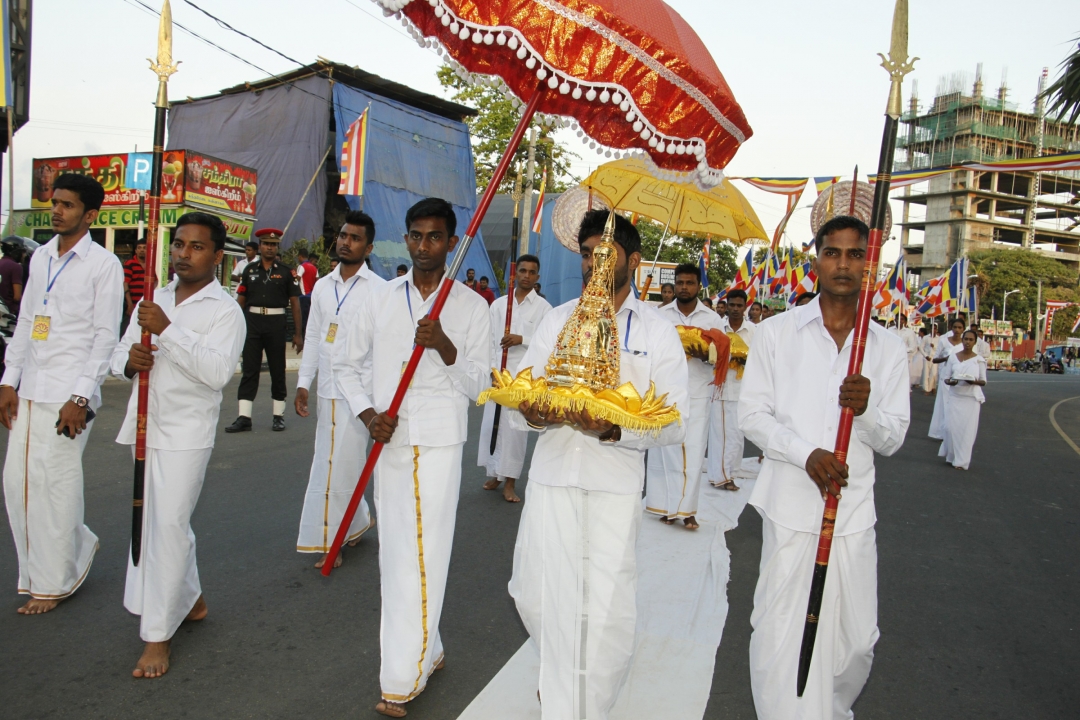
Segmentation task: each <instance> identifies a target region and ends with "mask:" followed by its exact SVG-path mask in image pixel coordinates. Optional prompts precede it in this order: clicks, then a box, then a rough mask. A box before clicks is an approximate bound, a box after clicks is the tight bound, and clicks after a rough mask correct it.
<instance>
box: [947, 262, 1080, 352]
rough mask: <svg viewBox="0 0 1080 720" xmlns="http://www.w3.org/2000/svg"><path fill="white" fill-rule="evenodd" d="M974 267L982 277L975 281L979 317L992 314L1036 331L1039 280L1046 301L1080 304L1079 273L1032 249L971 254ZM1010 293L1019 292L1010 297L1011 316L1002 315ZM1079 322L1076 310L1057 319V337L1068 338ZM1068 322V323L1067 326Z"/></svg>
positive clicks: (1071, 310) (1055, 333)
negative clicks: (1073, 323) (1064, 336)
mask: <svg viewBox="0 0 1080 720" xmlns="http://www.w3.org/2000/svg"><path fill="white" fill-rule="evenodd" d="M968 259H969V260H971V267H972V269H973V270H974V272H975V273H977V274H978V276H979V277H978V279H976V280H974V281H973V282H974V283H975V285H976V287H977V288H978V291H977V293H978V296H979V317H982V318H989V317H990V315H991V312H992V313H993V314H994V317H996V318H997V319H998V320H1003V319H1004V320H1010V321H1012V323H1013V326H1014V327H1018V328H1024V329H1025V330H1029V331H1030V330H1032V329H1033V328H1031V327H1030V326H1029V324H1028V316H1029V314H1030V316H1031V318H1032V322H1034V319H1035V314H1036V313H1035V302H1036V299H1037V296H1038V281H1039V279H1040V278H1041V279H1042V281H1043V288H1042V298H1043V302H1044V303H1045V301H1046V300H1067V301H1069V302H1080V291H1078V290H1077V287H1076V283H1077V273H1076V271H1075V270H1072V269H1071V268H1069V267H1068V266H1067V265H1065V264H1064V263H1062V262H1059V261H1057V260H1053V259H1051V258H1048V257H1045V256H1043V255H1041V254H1039V253H1037V252H1032V251H1031V250H1022V249H1011V248H994V249H992V250H980V251H977V252H972V253H969V254H968ZM1010 290H1019V291H1020V292H1018V293H1013V294H1012V295H1009V301H1008V308H1007V311H1008V317H1005V318H1003V317H1002V316H1001V310H1002V304H1003V299H1004V295H1005V293H1006V292H1008V291H1010ZM1075 319H1076V312H1075V309H1074V308H1068V309H1067V310H1062V311H1060V312H1058V313H1057V314H1056V315H1055V316H1054V324H1053V328H1052V331H1053V334H1054V335H1059V336H1060V335H1067V334H1069V328H1070V327H1072V322H1073V321H1074V320H1075ZM1066 323H1067V324H1066Z"/></svg>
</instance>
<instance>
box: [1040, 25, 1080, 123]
mask: <svg viewBox="0 0 1080 720" xmlns="http://www.w3.org/2000/svg"><path fill="white" fill-rule="evenodd" d="M1078 39H1080V38H1078ZM1043 97H1045V98H1046V99H1048V100H1049V101H1050V104H1049V106H1048V107H1047V108H1046V114H1047V115H1050V116H1051V117H1056V118H1060V121H1061V122H1064V123H1068V124H1070V125H1071V124H1073V123H1075V122H1076V121H1077V119H1078V118H1080V44H1078V45H1077V47H1076V48H1074V49H1073V51H1072V54H1070V55H1069V56H1068V57H1067V58H1065V59H1064V60H1062V61H1061V74H1060V75H1059V76H1058V78H1057V80H1055V81H1054V82H1053V83H1051V85H1050V87H1048V88H1046V90H1045V92H1044V93H1043Z"/></svg>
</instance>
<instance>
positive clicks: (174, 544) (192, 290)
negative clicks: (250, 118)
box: [109, 212, 247, 678]
mask: <svg viewBox="0 0 1080 720" xmlns="http://www.w3.org/2000/svg"><path fill="white" fill-rule="evenodd" d="M225 237H226V231H225V225H224V224H223V223H222V222H221V220H220V219H218V218H217V217H216V216H214V215H210V214H209V213H201V212H195V213H188V214H187V215H184V216H182V217H181V218H180V219H179V220H178V221H177V223H176V230H175V231H174V232H173V239H172V249H171V252H172V266H173V269H174V270H175V272H176V276H175V277H174V278H173V280H172V282H170V283H169V285H168V286H167V287H165V288H162V289H161V290H159V291H158V292H156V293H155V294H154V302H150V301H148V300H146V299H145V298H144V299H143V300H142V301H141V302H140V303H139V305H138V307H137V320H138V322H137V323H135V322H133V323H131V325H130V326H129V327H128V330H127V332H126V333H125V334H124V337H123V339H122V340H121V341H120V344H119V345H117V346H116V349H115V350H114V351H113V353H112V358H111V360H110V363H109V364H110V369H111V371H112V374H113V375H115V376H116V377H118V378H121V379H124V380H130V379H132V378H134V377H135V375H136V374H137V373H139V372H142V371H144V370H146V371H149V372H150V397H149V400H150V402H149V405H148V409H147V413H146V460H145V463H146V465H145V467H146V471H145V476H144V477H145V491H144V495H143V528H142V548H141V557H140V562H139V565H138V567H136V566H134V565H133V564H132V562H131V555H130V553H129V554H128V568H127V584H126V587H125V589H124V607H125V608H127V609H128V611H129V612H131V613H133V614H135V615H139V616H140V620H139V636H140V637H141V638H142V640H143V642H145V643H146V647H145V648H144V649H143V654H142V657H140V658H139V661H138V663H137V664H136V665H135V669H134V670H133V671H132V675H134V676H135V677H137V678H157V677H161V676H162V675H164V674H165V673H166V672H168V670H169V655H170V646H171V643H172V637H173V634H174V633H175V632H176V630H177V628H179V627H180V623H181V622H183V621H184V620H202V619H203V618H204V617H206V612H207V609H206V602H205V601H204V600H203V596H202V586H201V585H200V584H199V569H198V567H197V566H196V564H195V534H194V533H193V532H192V531H191V513H192V512H193V511H194V510H195V504H196V503H197V502H198V500H199V493H200V492H201V491H202V486H203V478H204V477H205V475H206V465H207V463H208V462H209V461H210V453H211V451H212V450H213V449H214V433H215V431H216V430H217V424H218V415H219V413H220V410H221V389H222V388H223V387H225V384H226V383H228V382H229V380H231V379H232V376H233V374H234V373H235V372H236V363H237V362H239V360H240V350H241V349H242V348H243V347H244V338H245V337H246V335H247V327H246V325H245V323H244V312H243V311H242V310H241V309H240V306H239V305H237V304H236V302H235V301H234V300H233V299H232V297H231V296H230V295H229V293H228V292H226V290H225V289H224V288H222V287H221V284H220V283H219V282H218V281H217V277H216V276H215V275H216V271H217V267H218V265H220V264H221V260H222V257H223V255H224V251H225ZM144 328H145V329H146V330H149V331H150V332H151V333H152V335H151V345H150V348H145V347H143V345H142V343H141V337H140V336H141V334H142V330H143V329H144ZM138 413H139V387H138V384H135V385H134V386H133V387H132V388H131V398H130V400H129V401H128V407H127V416H126V417H125V418H124V424H123V426H121V428H120V434H119V436H118V437H117V438H116V442H118V443H120V444H121V445H131V446H132V452H133V453H134V449H135V447H134V446H135V430H136V427H137V425H138Z"/></svg>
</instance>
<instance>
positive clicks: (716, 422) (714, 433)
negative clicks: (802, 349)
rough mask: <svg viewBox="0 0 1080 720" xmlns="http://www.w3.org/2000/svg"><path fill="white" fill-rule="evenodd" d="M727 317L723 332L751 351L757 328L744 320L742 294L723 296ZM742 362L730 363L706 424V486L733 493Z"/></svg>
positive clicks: (739, 452)
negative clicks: (737, 338)
mask: <svg viewBox="0 0 1080 720" xmlns="http://www.w3.org/2000/svg"><path fill="white" fill-rule="evenodd" d="M727 301H728V314H727V319H726V320H727V322H726V324H725V326H724V331H725V332H726V333H727V334H728V336H729V337H730V336H732V335H737V336H738V337H739V339H740V340H742V342H743V343H744V344H745V345H746V347H748V348H750V347H753V343H754V333H755V332H756V331H757V325H754V324H753V323H751V322H749V321H748V320H747V319H746V315H745V313H746V291H745V290H732V291H730V292H729V293H728V294H727ZM744 362H745V359H741V358H740V359H738V360H732V362H731V364H730V365H728V374H727V379H726V380H725V381H724V386H723V387H722V388H721V389H720V392H719V393H718V395H719V397H717V398H716V399H715V400H713V403H712V408H711V410H712V412H711V417H710V420H709V463H708V477H709V483H710V484H711V485H712V486H713V487H718V488H722V489H724V490H732V491H736V490H738V489H739V486H738V485H736V484H735V478H737V477H745V476H746V474H745V473H744V472H743V469H742V461H743V448H744V443H743V433H742V430H740V429H739V393H740V390H741V388H742V379H741V378H740V377H739V375H740V373H739V370H740V369H743V368H742V367H740V365H739V364H740V363H744Z"/></svg>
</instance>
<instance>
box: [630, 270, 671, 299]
mask: <svg viewBox="0 0 1080 720" xmlns="http://www.w3.org/2000/svg"><path fill="white" fill-rule="evenodd" d="M676 267H678V265H677V264H676V263H671V262H658V263H656V272H654V273H653V279H652V283H650V285H649V297H647V298H642V299H643V300H653V301H656V302H660V286H661V285H663V284H665V283H670V284H672V285H674V284H675V268H676ZM650 270H652V263H651V262H642V263H641V265H638V269H637V273H636V277H635V278H634V279H635V281H636V285H637V288H638V291H639V292H640V291H641V290H643V289H644V288H645V281H646V279H647V278H648V275H649V272H650Z"/></svg>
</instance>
